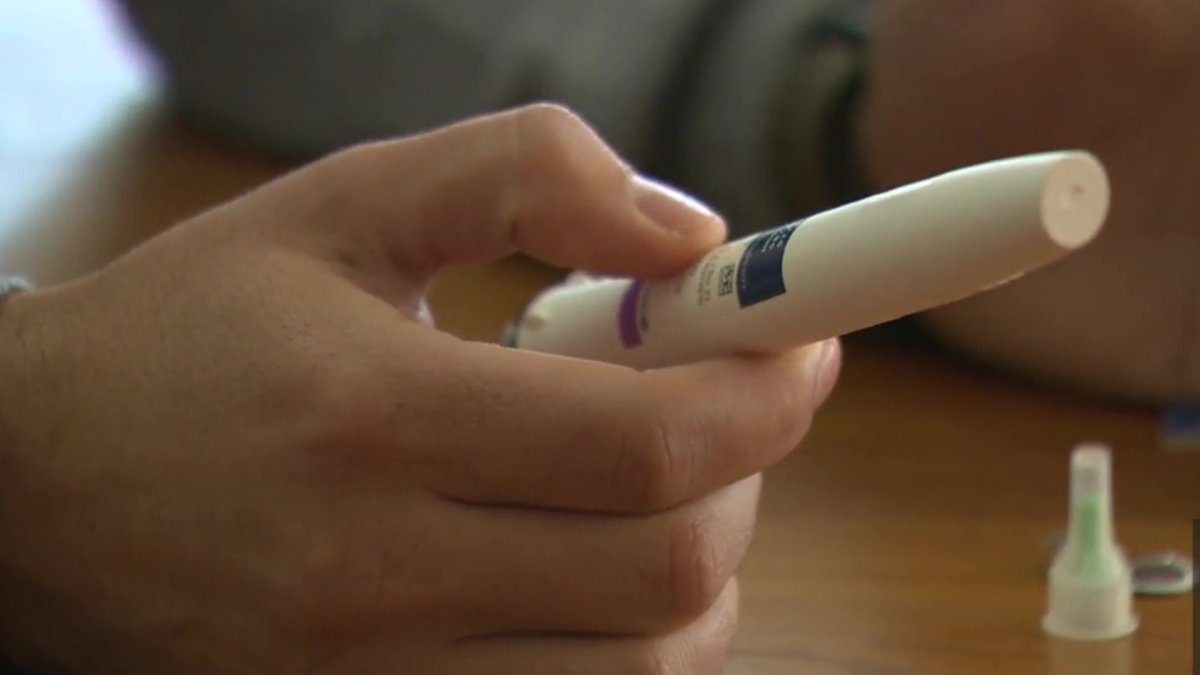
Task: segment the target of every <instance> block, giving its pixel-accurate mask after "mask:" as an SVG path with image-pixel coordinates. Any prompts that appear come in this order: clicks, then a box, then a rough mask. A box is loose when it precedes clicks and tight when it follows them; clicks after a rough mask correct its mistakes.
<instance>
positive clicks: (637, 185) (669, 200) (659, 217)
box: [633, 176, 719, 232]
mask: <svg viewBox="0 0 1200 675" xmlns="http://www.w3.org/2000/svg"><path fill="white" fill-rule="evenodd" d="M633 200H634V204H635V205H636V206H637V208H638V210H639V211H641V212H642V215H644V216H646V217H647V218H649V219H650V220H653V221H654V222H655V223H657V224H658V225H659V226H660V227H662V228H663V229H666V230H669V231H672V232H691V231H694V230H699V229H702V228H704V227H711V226H712V223H713V221H714V220H718V219H719V216H717V214H716V212H714V211H713V210H712V209H710V208H708V206H706V205H705V204H704V203H702V202H701V201H699V200H698V199H696V198H695V197H692V196H691V195H688V194H686V193H684V192H682V191H680V190H678V189H676V188H674V187H671V186H670V185H666V184H665V183H660V182H658V181H656V180H653V179H651V178H646V177H644V176H637V177H636V178H634V197H633Z"/></svg>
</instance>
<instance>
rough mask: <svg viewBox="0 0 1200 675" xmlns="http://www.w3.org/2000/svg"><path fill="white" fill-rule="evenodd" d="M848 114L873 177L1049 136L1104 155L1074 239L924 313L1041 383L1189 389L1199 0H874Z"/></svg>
mask: <svg viewBox="0 0 1200 675" xmlns="http://www.w3.org/2000/svg"><path fill="white" fill-rule="evenodd" d="M875 11H876V17H875V35H874V37H873V39H872V54H871V61H870V68H869V82H870V84H869V87H868V89H867V91H868V94H867V97H866V100H865V101H864V102H863V108H862V116H861V119H860V124H859V132H860V138H861V140H862V144H863V150H864V158H865V160H866V163H867V165H868V167H869V170H870V173H871V175H872V176H873V178H874V179H875V183H876V184H877V186H878V187H880V188H883V187H887V186H891V185H896V184H900V183H905V182H908V181H912V180H915V179H917V178H920V177H923V176H926V175H930V174H933V173H937V172H940V171H944V170H947V169H951V168H954V167H957V166H962V165H966V164H971V163H974V162H978V161H983V160H986V159H991V158H995V157H1000V156H1005V155H1015V154H1021V153H1024V152H1035V151H1041V150H1047V149H1059V148H1064V147H1079V148H1086V149H1089V150H1091V151H1093V152H1095V153H1096V154H1097V155H1098V156H1099V157H1100V158H1101V160H1102V161H1104V163H1105V165H1106V166H1107V167H1108V169H1109V172H1110V177H1111V181H1112V186H1113V203H1112V209H1111V215H1110V218H1109V222H1108V225H1107V226H1106V228H1105V230H1104V232H1102V234H1101V236H1100V237H1099V238H1098V239H1097V240H1096V241H1095V242H1094V243H1093V244H1091V245H1089V246H1088V247H1087V248H1086V249H1084V250H1082V251H1080V252H1079V253H1076V254H1074V255H1072V256H1070V257H1069V258H1066V259H1064V260H1063V261H1061V262H1059V263H1056V264H1054V265H1051V266H1049V267H1047V268H1045V269H1044V270H1041V271H1038V272H1036V273H1033V274H1030V275H1029V276H1027V277H1025V278H1024V279H1021V280H1019V281H1017V282H1014V283H1012V284H1009V285H1006V286H1003V287H1000V288H998V289H996V290H994V291H991V292H988V293H985V294H982V295H979V296H976V297H974V298H972V299H970V300H968V301H966V302H962V303H958V304H955V305H951V306H949V307H946V308H944V309H941V310H939V311H936V312H933V313H931V314H929V315H928V317H927V323H928V324H929V325H930V326H931V327H932V328H933V329H934V331H935V332H936V333H938V334H939V335H941V336H942V337H944V338H946V339H947V340H949V341H950V342H952V343H955V344H957V345H960V346H962V347H963V348H965V349H967V350H969V351H972V352H974V353H976V354H979V355H980V356H982V357H983V358H985V359H987V360H989V361H992V362H994V363H997V364H999V365H1003V366H1007V367H1010V368H1014V369H1016V370H1019V371H1023V372H1025V373H1027V374H1030V375H1034V376H1036V377H1042V378H1048V379H1052V380H1054V381H1056V382H1059V383H1064V384H1068V385H1074V386H1081V387H1086V388H1088V389H1090V390H1093V391H1098V392H1100V393H1105V394H1115V395H1119V396H1123V397H1130V398H1134V399H1141V400H1146V401H1162V400H1170V399H1179V398H1188V397H1192V398H1194V397H1196V396H1200V226H1198V223H1197V221H1198V219H1200V191H1197V190H1196V189H1195V187H1194V185H1195V183H1196V182H1197V181H1198V180H1200V168H1198V167H1200V135H1197V134H1196V133H1195V125H1196V119H1198V118H1200V4H1197V3H1195V2H1190V1H1188V0H1153V1H1147V2H1122V1H1120V0H1054V1H1052V2H1002V1H997V0H989V1H986V2H978V1H975V0H912V1H909V2H878V3H876V5H875Z"/></svg>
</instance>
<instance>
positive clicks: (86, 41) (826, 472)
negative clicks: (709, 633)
mask: <svg viewBox="0 0 1200 675" xmlns="http://www.w3.org/2000/svg"><path fill="white" fill-rule="evenodd" d="M114 32H115V28H114V26H113V25H112V24H111V22H110V21H109V20H108V17H106V15H105V14H104V13H103V11H102V10H101V9H100V5H99V4H98V3H97V2H85V1H84V0H39V2H37V3H32V2H29V1H28V0H0V270H3V271H4V272H6V273H12V272H23V273H27V274H30V275H31V276H34V277H35V278H37V279H38V280H39V281H40V282H42V283H53V282H56V281H60V280H64V279H69V278H72V277H76V276H78V275H80V274H84V273H86V272H88V271H90V270H93V269H95V268H96V267H97V266H99V265H101V264H103V263H104V262H105V261H106V260H109V259H111V258H112V257H114V256H116V255H119V254H120V253H121V252H122V251H124V250H126V249H127V248H128V247H129V246H130V245H132V244H134V243H135V242H137V241H139V240H141V239H144V238H145V237H148V236H151V235H153V234H154V233H155V232H157V231H160V230H161V229H162V228H163V227H165V226H168V225H169V224H171V223H173V222H176V221H178V220H179V219H181V218H184V217H186V216H188V215H190V214H193V213H195V212H197V211H199V210H202V209H204V208H206V207H208V206H210V205H213V204H215V203H218V202H220V201H222V200H224V199H227V198H229V197H232V196H234V195H236V194H238V193H240V192H243V191H244V190H246V189H247V188H248V187H250V186H253V185H255V184H257V183H259V182H261V181H264V180H267V179H269V178H270V177H272V176H274V175H277V174H278V173H279V172H280V171H282V170H283V169H284V168H285V167H283V166H282V165H280V164H277V163H274V162H271V161H269V160H266V159H263V158H259V157H255V156H248V155H246V154H244V153H239V152H238V151H235V150H233V149H230V148H225V147H221V146H220V145H218V144H217V143H215V142H213V141H211V140H208V139H205V138H203V137H201V136H198V135H196V134H194V133H192V132H190V131H188V130H186V129H184V128H181V126H180V125H179V124H178V123H177V122H175V121H173V120H172V118H171V116H170V115H169V114H168V113H167V112H166V111H164V109H163V106H162V105H161V104H160V103H159V100H158V96H157V94H156V91H157V87H155V85H154V78H153V73H152V71H151V70H147V69H146V68H145V67H144V62H143V61H142V60H140V58H139V56H138V54H137V53H136V52H131V51H129V50H128V48H127V46H126V45H125V44H124V43H122V42H120V41H119V40H118V39H117V38H116V37H114ZM64 47H65V48H64ZM18 64H19V65H18ZM555 278H556V276H555V274H554V273H553V272H551V271H549V270H547V269H544V268H541V267H538V266H536V265H534V264H532V263H528V262H524V261H521V260H507V261H504V262H501V263H498V264H495V265H489V266H484V267H476V268H467V269H461V270H456V271H454V272H452V273H449V274H447V275H446V276H445V277H444V278H443V279H442V281H441V283H440V284H438V286H437V288H436V290H435V297H434V301H433V305H434V309H435V312H436V314H437V316H438V320H439V323H440V325H441V326H442V327H443V328H444V329H446V330H448V331H451V332H454V333H456V334H459V335H461V336H464V337H468V338H472V339H479V340H492V339H494V338H495V337H496V336H497V335H498V334H499V331H500V329H501V327H502V326H503V324H504V322H505V321H506V320H507V319H508V317H510V316H512V315H513V314H514V313H515V312H516V311H517V310H518V308H520V307H521V306H522V304H523V303H524V302H525V301H526V300H527V299H528V298H529V297H530V296H531V295H532V294H533V293H534V292H536V290H537V289H539V288H541V287H543V286H544V285H546V284H547V283H550V282H551V281H553V280H554V279H555ZM1158 422H1159V420H1158V417H1157V415H1155V414H1154V413H1153V412H1147V411H1137V410H1129V409H1124V408H1121V407H1119V406H1113V405H1111V404H1105V403H1100V402H1095V401H1088V400H1084V399H1079V398H1074V397H1071V396H1068V395H1064V394H1061V393H1056V392H1049V391H1045V390H1040V389H1037V388H1033V387H1029V386H1024V385H1022V384H1019V383H1014V382H1010V381H1007V380H1005V379H1003V378H1001V377H997V376H995V375H992V374H988V373H984V372H980V371H978V370H974V369H971V368H969V367H967V366H965V365H963V364H958V363H954V362H952V361H950V360H947V359H945V358H942V357H939V356H938V355H935V354H928V353H915V352H905V351H901V350H899V349H898V348H895V347H885V346H880V345H876V344H871V343H869V342H867V341H864V340H861V339H851V340H850V341H849V342H848V345H847V350H846V367H845V370H844V377H843V380H842V382H841V385H840V387H839V389H838V390H837V392H836V393H835V394H834V396H833V398H832V399H831V401H830V403H829V404H828V406H827V408H826V409H825V410H824V411H823V413H822V414H821V415H820V417H819V419H818V421H817V423H816V425H815V428H814V429H813V431H812V433H811V435H810V437H809V438H808V439H807V440H806V441H805V442H804V444H803V445H802V447H801V448H800V449H799V450H798V451H797V452H796V453H795V454H793V455H792V456H791V457H790V458H789V459H787V460H786V461H785V462H784V463H783V464H782V465H780V466H779V467H778V468H776V469H774V470H772V471H771V472H770V473H769V474H768V477H767V487H766V492H765V495H764V498H763V504H762V516H761V520H760V528H759V532H758V535H757V538H756V540H755V544H754V546H753V548H752V550H751V553H750V555H749V558H748V560H747V561H746V564H745V566H744V568H743V571H742V573H741V579H742V582H743V589H744V603H743V618H742V625H741V628H740V632H739V637H738V640H737V643H736V649H735V653H734V655H733V657H732V659H731V661H730V664H729V667H728V669H727V671H726V672H727V673H730V674H734V675H742V674H751V673H755V674H762V675H768V674H774V673H781V674H782V673H788V674H798V673H806V674H812V675H818V674H819V675H826V674H835V673H837V674H867V673H870V674H872V675H875V674H885V673H897V674H899V673H968V672H969V673H977V674H988V673H1052V674H1054V675H1062V674H1072V673H1089V674H1096V673H1132V672H1136V673H1139V674H1141V673H1145V674H1147V675H1153V674H1157V673H1163V674H1168V673H1170V674H1180V673H1184V672H1186V671H1187V670H1188V665H1189V664H1190V663H1191V644H1192V640H1193V637H1192V636H1193V633H1192V631H1193V630H1194V628H1193V626H1192V621H1191V612H1192V600H1191V598H1190V597H1179V598H1169V599H1158V600H1138V602H1137V611H1138V613H1139V615H1140V616H1141V620H1142V626H1141V629H1140V630H1139V631H1138V633H1137V634H1136V635H1135V636H1134V637H1133V638H1132V639H1128V640H1121V641H1116V642H1112V643H1103V644H1093V645H1080V644H1074V643H1069V642H1060V641H1056V640H1050V639H1048V638H1047V637H1046V636H1044V635H1043V634H1042V633H1041V631H1040V628H1039V620H1040V616H1041V614H1042V612H1043V609H1044V606H1045V573H1046V568H1047V563H1048V555H1049V554H1048V551H1047V548H1046V543H1045V541H1046V539H1047V537H1048V536H1050V535H1052V534H1053V533H1054V532H1056V531H1058V530H1059V529H1061V527H1062V526H1063V524H1064V519H1065V515H1066V489H1067V474H1066V471H1067V461H1068V454H1069V451H1070V449H1071V448H1072V446H1073V445H1074V444H1076V443H1077V442H1080V441H1083V440H1091V439H1096V440H1102V441H1105V442H1107V443H1110V444H1111V445H1112V446H1113V447H1114V453H1115V481H1116V488H1115V489H1116V502H1117V506H1118V511H1117V521H1118V522H1117V529H1118V535H1119V537H1120V539H1121V541H1122V543H1123V544H1124V546H1125V548H1126V549H1127V550H1128V551H1129V552H1130V553H1131V554H1135V555H1136V554H1140V553H1145V552H1150V551H1155V550H1161V549H1175V550H1180V551H1188V550H1190V548H1191V536H1192V535H1191V520H1192V518H1195V517H1198V516H1200V454H1191V455H1188V454H1167V453H1164V452H1162V451H1161V450H1159V449H1158V447H1157V425H1158Z"/></svg>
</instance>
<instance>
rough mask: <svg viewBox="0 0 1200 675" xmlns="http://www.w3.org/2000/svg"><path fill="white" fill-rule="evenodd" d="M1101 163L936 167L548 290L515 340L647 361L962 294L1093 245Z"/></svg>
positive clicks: (776, 342)
mask: <svg viewBox="0 0 1200 675" xmlns="http://www.w3.org/2000/svg"><path fill="white" fill-rule="evenodd" d="M1108 204H1109V189H1108V179H1107V176H1106V174H1105V171H1104V167H1103V166H1102V165H1101V164H1100V162H1099V161H1098V160H1097V159H1096V158H1095V157H1094V156H1092V155H1091V154H1089V153H1086V152H1080V151H1063V152H1047V153H1040V154H1034V155H1025V156H1020V157H1012V158H1009V159H1001V160H996V161H991V162H986V163H983V164H977V165H974V166H969V167H966V168H962V169H958V170H955V171H951V172H948V173H944V174H942V175H939V176H935V177H933V178H929V179H926V180H923V181H920V182H916V183H912V184H910V185H906V186H903V187H899V188H896V189H894V190H890V191H888V192H884V193H881V194H878V195H875V196H872V197H868V198H866V199H863V200H860V201H857V202H854V203H851V204H847V205H845V206H841V207H838V208H835V209H832V210H829V211H825V212H822V213H818V214H816V215H813V216H810V217H808V218H805V219H803V220H800V221H797V222H794V223H790V224H787V225H784V226H782V227H779V228H776V229H773V230H769V231H766V232H762V233H759V234H756V235H751V236H748V237H745V238H743V239H739V240H737V241H733V242H730V243H727V244H724V245H722V246H720V247H718V248H716V249H714V250H712V251H710V252H709V253H708V254H707V255H706V256H705V257H704V258H703V259H701V260H700V261H699V262H698V263H696V264H695V265H693V266H692V267H691V268H690V269H688V270H687V271H685V272H684V273H682V274H680V275H679V276H677V277H675V278H671V279H637V280H635V279H599V280H587V281H583V282H577V283H568V284H565V285H562V286H559V287H555V288H551V289H549V290H547V291H545V292H544V293H542V294H541V295H540V296H538V297H536V298H535V299H534V301H533V302H532V303H531V304H530V305H529V306H528V307H527V308H526V310H525V311H524V313H523V314H522V316H521V317H520V318H519V319H518V320H517V321H515V322H514V323H513V324H512V325H511V326H510V327H509V330H508V333H507V335H506V336H505V343H506V344H508V345H509V346H512V347H517V348H520V349H529V350H535V351H541V352H551V353H556V354H561V355H567V356H574V357H580V358H587V359H593V360H598V361H607V362H610V363H617V364H624V365H628V366H632V367H635V368H642V369H644V368H656V367H663V366H670V365H675V364H680V363H687V362H692V361H698V360H703V359H707V358H715V357H722V356H729V355H734V354H756V353H757V354H769V353H776V352H780V351H783V350H786V349H789V348H792V347H797V346H800V345H804V344H809V343H812V342H816V341H819V340H823V339H826V338H831V337H836V336H839V335H844V334H847V333H851V332H854V331H857V330H860V329H863V328H868V327H870V326H874V325H877V324H881V323H885V322H887V321H890V320H893V319H897V318H900V317H903V316H906V315H909V314H914V313H917V312H921V311H925V310H927V309H931V308H933V307H937V306H939V305H943V304H946V303H950V302H953V301H956V300H960V299H962V298H965V297H967V296H970V295H973V294H975V293H978V292H980V291H983V290H986V289H989V288H991V287H994V286H997V285H999V284H1001V283H1004V282H1006V281H1009V280H1011V279H1013V278H1016V277H1018V276H1020V275H1022V274H1024V273H1025V272H1028V271H1030V270H1033V269H1035V268H1038V267H1041V266H1043V265H1046V264H1047V263H1050V262H1052V261H1054V260H1056V259H1058V258H1060V257H1062V256H1064V255H1067V254H1069V253H1071V252H1072V251H1074V250H1076V249H1078V248H1080V247H1082V246H1084V245H1085V244H1087V243H1088V242H1090V241H1091V240H1093V239H1094V238H1095V237H1096V235H1097V233H1098V232H1099V231H1100V228H1101V226H1102V225H1103V223H1104V219H1105V217H1106V216H1107V213H1108Z"/></svg>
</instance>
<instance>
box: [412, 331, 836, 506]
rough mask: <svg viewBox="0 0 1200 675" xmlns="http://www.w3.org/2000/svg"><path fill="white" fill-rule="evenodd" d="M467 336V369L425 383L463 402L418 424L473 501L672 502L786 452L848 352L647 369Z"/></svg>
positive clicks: (433, 457)
mask: <svg viewBox="0 0 1200 675" xmlns="http://www.w3.org/2000/svg"><path fill="white" fill-rule="evenodd" d="M453 349H454V351H455V352H456V354H455V356H454V357H453V358H452V359H451V358H449V357H448V359H447V361H444V362H449V361H453V362H455V363H456V364H457V365H456V368H455V370H456V373H455V375H454V376H445V375H446V374H443V375H444V376H443V377H441V378H439V379H438V380H437V383H438V384H437V385H436V386H438V387H439V388H443V389H442V391H440V392H437V395H436V396H432V397H430V396H428V395H429V394H431V393H432V392H429V391H426V392H425V394H426V395H427V400H428V401H435V400H436V399H440V398H442V397H450V398H453V400H454V406H455V409H456V410H458V411H459V412H460V414H459V415H458V417H457V418H456V419H455V421H454V423H452V424H436V423H431V426H430V427H428V428H425V429H423V430H422V433H421V434H418V435H417V437H421V438H426V439H430V441H431V442H427V443H426V444H425V445H424V446H423V447H422V448H419V449H413V448H408V449H407V450H406V452H409V453H411V452H416V453H417V454H416V455H415V458H416V460H417V461H416V463H415V464H416V466H418V467H419V469H418V470H419V471H420V473H421V478H422V480H423V481H424V482H425V484H426V485H427V486H428V487H430V488H431V489H433V490H435V491H436V492H438V493H440V494H442V495H445V496H447V497H451V498H455V499H459V500H464V501H469V502H482V503H498V504H510V505H521V506H532V507H544V508H558V509H570V510H581V511H596V512H605V513H644V512H653V511H658V510H663V509H667V508H670V507H672V506H675V505H677V504H680V503H684V502H687V501H690V500H692V499H694V498H696V497H698V496H701V495H704V494H707V493H708V492H711V491H712V490H714V489H716V488H718V487H721V486H724V485H728V484H731V483H734V482H736V481H738V480H741V479H743V478H746V477H748V476H751V475H753V474H755V473H758V472H761V471H762V470H763V469H765V468H767V467H768V466H770V465H772V464H774V463H775V462H777V461H779V460H780V459H782V458H783V457H784V456H786V455H787V454H788V453H789V452H791V451H792V450H793V449H794V448H795V447H796V445H797V444H798V443H799V442H800V440H801V439H802V438H803V436H804V435H805V433H806V432H807V430H808V428H809V424H810V422H811V419H812V414H813V411H814V410H815V409H816V408H817V407H818V406H819V405H820V404H821V402H822V401H823V399H824V397H825V396H826V395H827V393H828V390H829V387H830V383H831V378H833V377H835V373H836V368H837V364H838V363H839V362H840V351H839V348H838V343H837V342H836V341H828V342H825V343H820V344H818V345H814V346H810V347H805V348H802V349H798V350H795V351H793V352H789V353H786V354H783V355H779V356H774V357H754V358H733V359H725V360H718V361H710V362H704V363H699V364H692V365H687V366H678V367H673V368H666V369H662V370H652V371H643V372H638V371H634V370H630V369H626V368H622V367H617V366H611V365H607V364H602V363H596V362H590V361H582V360H574V359H567V358H563V357H556V356H551V355H546V354H538V353H532V352H522V351H518V350H509V349H502V348H498V347H493V346H488V345H482V344H464V343H457V344H456V345H455V346H454V348H453ZM444 362H443V363H444ZM410 386H411V383H410ZM430 405H433V406H434V407H436V406H437V405H438V404H436V403H431V404H430ZM426 418H427V419H430V420H435V418H431V417H429V416H426ZM411 432H412V430H411V429H407V430H402V429H396V430H394V431H393V433H394V434H396V435H395V436H394V437H396V438H402V437H404V435H405V434H406V433H407V434H408V437H410V438H411V437H413V436H412V434H411ZM410 457H414V456H412V455H410Z"/></svg>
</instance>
